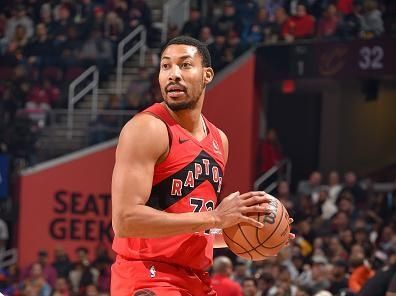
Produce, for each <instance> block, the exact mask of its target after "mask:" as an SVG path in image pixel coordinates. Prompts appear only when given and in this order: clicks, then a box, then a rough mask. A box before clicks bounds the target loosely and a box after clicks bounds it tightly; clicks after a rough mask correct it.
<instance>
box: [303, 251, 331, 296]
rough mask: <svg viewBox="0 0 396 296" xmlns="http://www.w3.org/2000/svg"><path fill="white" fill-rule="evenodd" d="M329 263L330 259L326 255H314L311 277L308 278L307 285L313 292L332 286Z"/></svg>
mask: <svg viewBox="0 0 396 296" xmlns="http://www.w3.org/2000/svg"><path fill="white" fill-rule="evenodd" d="M327 264H328V261H327V259H326V257H324V256H321V255H316V256H313V257H312V268H311V278H310V279H309V280H308V282H307V286H308V288H309V289H310V290H311V291H312V293H313V294H314V293H318V292H320V291H322V290H327V289H328V288H329V287H330V281H329V280H328V279H327V275H328V272H327Z"/></svg>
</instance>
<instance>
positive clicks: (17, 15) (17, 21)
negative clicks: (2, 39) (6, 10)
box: [5, 5, 34, 40]
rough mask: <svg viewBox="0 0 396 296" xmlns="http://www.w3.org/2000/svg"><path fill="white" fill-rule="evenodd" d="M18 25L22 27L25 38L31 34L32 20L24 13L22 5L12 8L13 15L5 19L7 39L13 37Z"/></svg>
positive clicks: (24, 9)
mask: <svg viewBox="0 0 396 296" xmlns="http://www.w3.org/2000/svg"><path fill="white" fill-rule="evenodd" d="M18 27H21V28H23V30H24V32H25V34H26V39H29V38H30V37H32V36H33V28H34V26H33V21H32V19H31V18H30V17H29V16H27V15H26V8H25V7H24V6H23V5H18V6H17V7H16V8H15V9H14V10H13V16H12V17H11V18H10V19H9V20H8V21H7V27H6V33H5V36H6V38H7V40H12V39H13V38H14V36H15V34H16V31H17V29H18ZM19 30H21V29H19Z"/></svg>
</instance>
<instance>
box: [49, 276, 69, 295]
mask: <svg viewBox="0 0 396 296" xmlns="http://www.w3.org/2000/svg"><path fill="white" fill-rule="evenodd" d="M51 296H72V294H71V291H70V285H69V282H68V280H67V278H65V277H58V278H57V279H56V283H55V286H54V290H53V291H52V294H51Z"/></svg>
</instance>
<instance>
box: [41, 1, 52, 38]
mask: <svg viewBox="0 0 396 296" xmlns="http://www.w3.org/2000/svg"><path fill="white" fill-rule="evenodd" d="M40 23H42V24H44V25H45V27H46V28H47V32H48V36H49V38H51V39H53V38H54V29H55V24H54V22H53V19H52V9H51V5H50V4H49V3H45V4H43V5H41V8H40Z"/></svg>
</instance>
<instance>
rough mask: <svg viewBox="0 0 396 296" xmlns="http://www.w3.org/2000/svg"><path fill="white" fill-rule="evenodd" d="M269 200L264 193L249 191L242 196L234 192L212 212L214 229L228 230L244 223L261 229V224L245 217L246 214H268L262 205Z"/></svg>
mask: <svg viewBox="0 0 396 296" xmlns="http://www.w3.org/2000/svg"><path fill="white" fill-rule="evenodd" d="M270 201H271V198H270V196H269V195H267V194H266V193H265V192H264V191H251V192H247V193H244V194H240V193H239V192H234V193H232V194H230V195H229V196H227V197H225V198H224V199H223V200H222V201H221V203H220V204H219V205H218V206H217V207H216V209H215V210H214V211H213V215H214V216H215V224H216V228H221V229H224V228H228V227H231V226H233V225H235V224H238V223H241V222H246V223H249V224H251V225H253V226H255V227H260V228H261V227H263V226H264V225H263V223H261V222H259V221H257V220H256V219H253V218H250V217H248V216H247V214H248V213H268V212H270V211H269V210H268V209H267V208H266V207H265V206H264V205H263V203H269V202H270Z"/></svg>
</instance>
